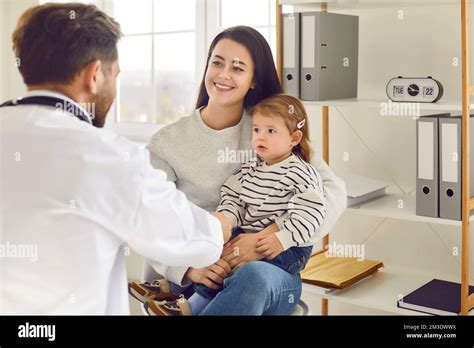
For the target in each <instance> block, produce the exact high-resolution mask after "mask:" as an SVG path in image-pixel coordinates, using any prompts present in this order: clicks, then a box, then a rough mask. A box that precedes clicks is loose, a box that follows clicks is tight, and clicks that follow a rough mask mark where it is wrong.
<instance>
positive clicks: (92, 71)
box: [81, 59, 103, 95]
mask: <svg viewBox="0 0 474 348" xmlns="http://www.w3.org/2000/svg"><path fill="white" fill-rule="evenodd" d="M81 75H83V81H84V84H85V87H86V89H87V92H88V93H91V94H94V95H95V94H97V90H98V85H99V83H100V81H101V79H102V77H103V73H102V62H101V61H100V60H98V59H96V60H93V61H92V62H90V63H89V64H87V65H86V66H85V67H84V69H82V72H81Z"/></svg>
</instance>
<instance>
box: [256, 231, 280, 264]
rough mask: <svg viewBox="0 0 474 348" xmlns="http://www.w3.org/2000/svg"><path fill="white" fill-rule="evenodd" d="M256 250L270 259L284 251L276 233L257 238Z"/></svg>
mask: <svg viewBox="0 0 474 348" xmlns="http://www.w3.org/2000/svg"><path fill="white" fill-rule="evenodd" d="M257 251H258V252H259V253H261V254H262V255H264V256H265V258H266V259H268V260H272V259H274V258H275V257H277V256H278V255H280V253H282V252H283V251H284V249H283V245H281V243H280V240H279V239H278V237H277V236H276V234H274V233H272V234H267V235H264V236H262V237H260V238H259V240H258V242H257Z"/></svg>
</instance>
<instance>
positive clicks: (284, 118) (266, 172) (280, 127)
mask: <svg viewBox="0 0 474 348" xmlns="http://www.w3.org/2000/svg"><path fill="white" fill-rule="evenodd" d="M251 113H252V116H253V137H252V147H253V149H254V150H255V152H256V154H257V158H256V159H254V160H251V161H249V162H247V163H244V164H243V165H242V166H241V168H240V169H239V170H238V171H237V172H236V173H235V174H234V175H232V176H231V177H230V178H229V179H228V180H227V181H226V182H225V183H224V185H223V186H222V189H221V201H220V205H219V206H218V208H217V209H216V211H217V212H218V214H223V216H225V217H226V218H227V219H229V221H230V223H231V224H232V227H233V228H234V229H236V230H234V234H233V237H234V238H235V236H236V235H238V234H239V233H252V232H259V231H262V230H263V229H265V228H266V227H267V226H269V225H271V224H273V223H275V224H276V225H277V226H278V229H279V230H278V231H277V232H274V233H268V232H267V233H263V234H262V232H260V233H261V234H262V235H261V237H260V239H259V241H258V243H257V251H258V252H260V253H261V254H262V255H263V256H265V259H263V260H262V261H263V262H269V263H272V264H274V265H275V266H278V267H280V268H282V269H284V270H285V271H287V272H290V273H292V274H294V273H298V272H299V271H301V270H302V269H303V268H304V267H305V265H306V263H307V261H308V259H309V257H310V255H311V252H312V242H311V239H312V237H313V236H314V234H315V232H316V230H317V229H318V227H319V226H320V225H321V224H322V222H323V219H324V217H325V214H326V211H325V193H324V188H323V185H322V179H321V177H320V175H319V173H317V172H316V170H315V169H314V168H313V167H312V166H311V165H310V164H309V162H310V159H311V147H310V143H309V129H308V120H307V115H306V112H305V110H304V107H303V105H302V103H301V102H300V101H299V100H298V99H297V98H295V97H292V96H289V95H285V94H278V95H275V96H272V97H270V98H267V99H265V100H263V101H261V102H260V103H258V104H257V105H256V106H255V107H254V108H253V109H252V110H251ZM237 267H238V266H237ZM237 267H236V268H237ZM236 268H234V269H233V271H235V269H236ZM152 286H153V285H152ZM160 287H161V290H160V291H158V292H157V293H158V294H161V295H158V296H154V298H153V299H151V301H148V302H147V304H146V306H145V307H146V308H147V311H148V313H149V314H151V315H189V314H195V315H196V314H199V312H200V311H201V310H202V309H203V308H204V307H205V306H206V305H207V304H208V303H209V302H210V301H211V300H212V298H213V297H215V296H216V294H217V293H218V291H216V290H213V289H211V288H209V287H207V286H205V285H203V284H194V285H193V287H194V291H195V293H194V294H193V295H192V296H191V297H190V298H189V300H186V299H184V298H180V299H177V298H176V296H175V297H173V296H171V295H170V294H172V292H171V290H170V285H169V283H168V282H166V281H164V280H160V283H157V284H156V285H155V291H156V290H157V289H160ZM166 290H167V291H166ZM166 293H168V295H167V294H166ZM153 300H154V301H153Z"/></svg>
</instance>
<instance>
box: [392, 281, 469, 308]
mask: <svg viewBox="0 0 474 348" xmlns="http://www.w3.org/2000/svg"><path fill="white" fill-rule="evenodd" d="M473 292H474V286H470V287H469V293H473ZM397 306H398V307H400V308H405V309H410V310H414V311H418V312H422V313H428V314H435V315H458V314H459V313H460V312H461V285H460V284H459V283H453V282H448V281H445V280H439V279H433V280H432V281H430V282H429V283H427V284H425V285H423V286H422V287H420V288H418V289H416V290H415V291H413V292H411V293H409V294H408V295H406V296H404V297H403V298H401V299H399V300H398V302H397Z"/></svg>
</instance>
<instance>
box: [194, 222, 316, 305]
mask: <svg viewBox="0 0 474 348" xmlns="http://www.w3.org/2000/svg"><path fill="white" fill-rule="evenodd" d="M241 233H244V232H243V231H242V230H240V229H238V230H236V231H235V232H234V233H233V234H232V238H231V239H233V238H235V237H237V236H238V235H239V234H241ZM312 251H313V247H312V246H308V247H291V248H289V249H288V250H286V251H283V252H282V253H280V254H279V255H278V256H277V257H275V258H274V259H272V260H267V259H262V260H261V261H264V262H268V263H271V264H273V265H275V266H277V267H280V268H281V269H283V270H285V271H287V272H288V273H291V274H295V273H298V272H300V271H301V270H302V269H303V268H304V267H305V266H306V263H307V262H308V260H309V258H310V256H311V252H312ZM193 288H194V291H195V292H196V293H198V294H199V295H201V296H202V297H205V298H207V299H213V298H214V297H215V296H216V295H217V294H218V292H219V291H220V290H221V289H219V290H214V289H211V288H209V287H208V286H206V285H204V284H199V283H194V284H193Z"/></svg>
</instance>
